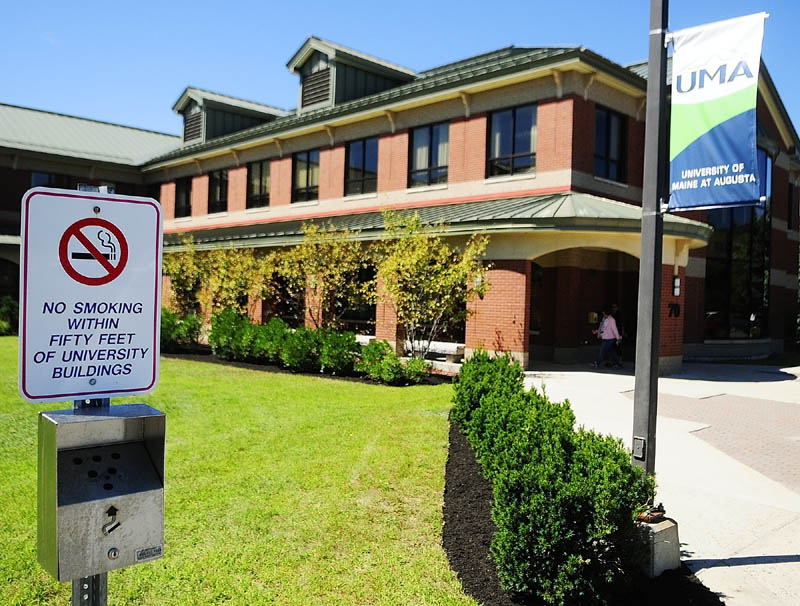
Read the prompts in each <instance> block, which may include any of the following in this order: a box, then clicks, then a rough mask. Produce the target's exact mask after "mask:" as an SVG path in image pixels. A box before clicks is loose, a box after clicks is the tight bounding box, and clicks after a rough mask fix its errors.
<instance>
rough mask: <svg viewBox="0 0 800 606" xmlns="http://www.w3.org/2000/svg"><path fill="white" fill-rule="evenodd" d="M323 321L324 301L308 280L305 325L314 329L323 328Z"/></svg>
mask: <svg viewBox="0 0 800 606" xmlns="http://www.w3.org/2000/svg"><path fill="white" fill-rule="evenodd" d="M322 321H323V317H322V301H321V300H320V298H319V296H318V295H316V294H315V293H314V291H313V290H312V289H311V287H310V285H309V284H308V282H306V296H305V322H304V324H305V327H306V328H314V329H316V328H321V327H322Z"/></svg>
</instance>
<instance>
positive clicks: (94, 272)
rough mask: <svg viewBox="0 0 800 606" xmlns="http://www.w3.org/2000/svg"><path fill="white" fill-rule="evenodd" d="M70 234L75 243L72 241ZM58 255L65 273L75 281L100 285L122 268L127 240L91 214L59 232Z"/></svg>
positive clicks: (106, 282) (115, 227) (117, 230)
mask: <svg viewBox="0 0 800 606" xmlns="http://www.w3.org/2000/svg"><path fill="white" fill-rule="evenodd" d="M73 238H74V239H75V241H76V242H77V245H76V244H73V243H72V240H73ZM101 249H102V250H101ZM58 259H59V261H61V267H63V268H64V271H65V272H67V275H68V276H69V277H70V278H72V279H73V280H75V281H76V282H80V283H81V284H85V285H87V286H102V285H103V284H108V283H109V282H111V281H112V280H114V279H115V278H117V277H118V276H119V275H120V274H121V273H122V270H123V269H125V265H126V264H127V262H128V242H127V240H125V236H124V235H123V234H122V232H121V231H120V230H119V228H118V227H117V226H116V225H114V224H113V223H111V222H109V221H106V220H104V219H97V218H93V217H90V218H88V219H81V220H80V221H76V222H75V223H73V224H72V225H70V226H69V227H68V228H67V230H66V231H65V232H64V235H63V236H61V242H59V245H58ZM112 261H116V264H114V263H112ZM98 264H99V266H98Z"/></svg>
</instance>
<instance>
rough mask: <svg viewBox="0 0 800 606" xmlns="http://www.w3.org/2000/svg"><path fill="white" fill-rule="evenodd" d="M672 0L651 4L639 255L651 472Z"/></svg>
mask: <svg viewBox="0 0 800 606" xmlns="http://www.w3.org/2000/svg"><path fill="white" fill-rule="evenodd" d="M668 14H669V1H668V0H651V2H650V52H649V57H648V64H647V114H646V121H647V122H646V131H645V143H644V187H643V190H642V253H641V255H640V258H639V326H638V329H637V335H636V381H635V387H634V400H633V402H634V404H633V449H632V450H633V455H632V460H633V464H634V465H637V466H639V467H642V468H644V470H645V472H646V473H647V474H648V475H651V474H653V473H654V472H655V466H656V413H657V410H658V353H659V340H660V334H659V333H660V329H661V258H662V244H663V235H664V217H663V216H662V214H661V207H662V204H664V203H665V202H666V195H667V128H666V125H667V103H666V99H667V86H666V78H667V49H666V46H665V38H666V32H667V21H668V19H667V18H668Z"/></svg>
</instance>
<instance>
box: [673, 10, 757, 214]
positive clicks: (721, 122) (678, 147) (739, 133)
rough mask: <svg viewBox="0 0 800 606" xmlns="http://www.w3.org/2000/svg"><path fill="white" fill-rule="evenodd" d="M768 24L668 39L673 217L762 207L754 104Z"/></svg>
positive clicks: (750, 21) (739, 22)
mask: <svg viewBox="0 0 800 606" xmlns="http://www.w3.org/2000/svg"><path fill="white" fill-rule="evenodd" d="M766 17H767V14H766V13H759V14H756V15H749V16H747V17H740V18H738V19H730V20H727V21H719V22H717V23H710V24H708V25H702V26H699V27H692V28H689V29H684V30H680V31H677V32H675V33H673V34H672V41H673V44H674V47H673V55H672V115H671V127H670V148H669V159H670V191H671V196H670V202H669V208H670V210H680V209H688V208H698V207H705V208H707V207H712V206H726V205H742V204H758V203H759V198H760V194H759V185H758V167H757V163H756V98H757V93H758V68H759V66H760V64H761V42H762V40H763V38H764V19H765V18H766Z"/></svg>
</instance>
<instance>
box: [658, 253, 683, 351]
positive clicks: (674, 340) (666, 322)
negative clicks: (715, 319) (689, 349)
mask: <svg viewBox="0 0 800 606" xmlns="http://www.w3.org/2000/svg"><path fill="white" fill-rule="evenodd" d="M678 276H679V277H680V279H681V294H680V296H678V297H676V296H674V295H673V294H672V278H673V277H674V270H673V267H672V265H662V266H661V339H660V347H659V355H660V356H661V357H666V356H680V355H681V354H682V353H683V323H684V319H685V317H686V314H685V311H684V308H685V304H684V303H685V299H686V268H685V267H681V268H680V270H679V272H678ZM674 303H677V304H678V305H679V306H680V315H677V316H674V315H673V316H672V317H670V315H669V311H670V304H674Z"/></svg>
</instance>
